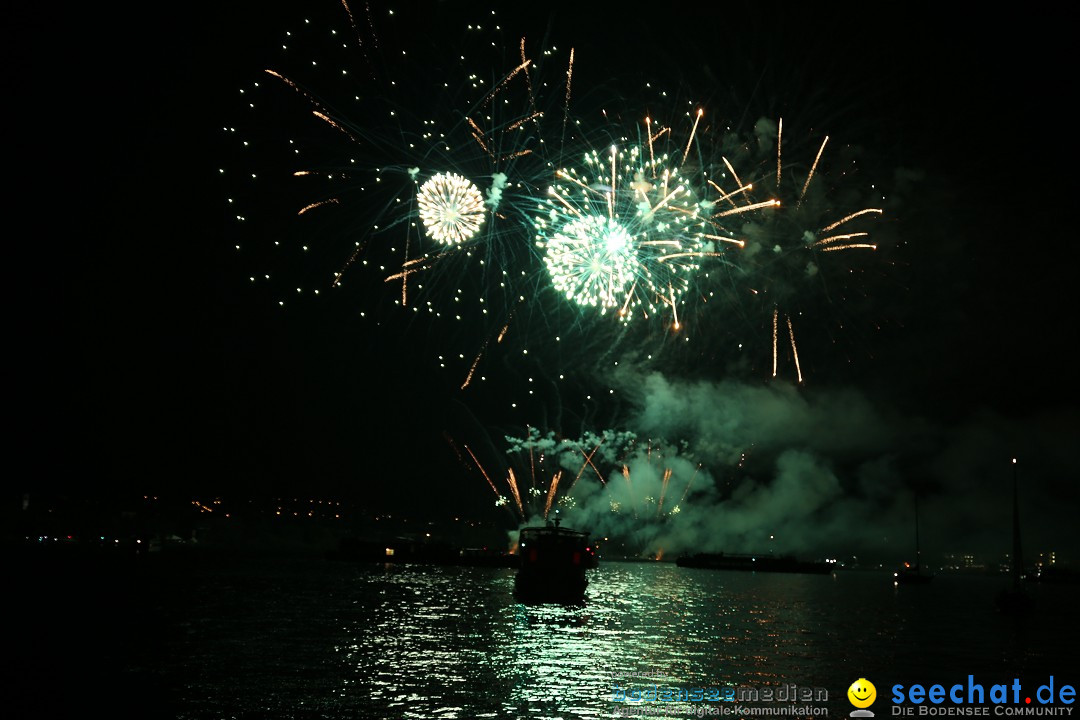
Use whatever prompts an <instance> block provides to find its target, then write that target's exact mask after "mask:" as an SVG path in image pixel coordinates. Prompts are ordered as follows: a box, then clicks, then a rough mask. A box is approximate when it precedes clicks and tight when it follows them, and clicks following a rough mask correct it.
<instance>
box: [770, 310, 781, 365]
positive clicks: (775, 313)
mask: <svg viewBox="0 0 1080 720" xmlns="http://www.w3.org/2000/svg"><path fill="white" fill-rule="evenodd" d="M779 312H780V309H779V308H778V307H776V306H775V305H774V306H773V310H772V376H773V377H776V339H777V335H776V316H777V315H778V314H779Z"/></svg>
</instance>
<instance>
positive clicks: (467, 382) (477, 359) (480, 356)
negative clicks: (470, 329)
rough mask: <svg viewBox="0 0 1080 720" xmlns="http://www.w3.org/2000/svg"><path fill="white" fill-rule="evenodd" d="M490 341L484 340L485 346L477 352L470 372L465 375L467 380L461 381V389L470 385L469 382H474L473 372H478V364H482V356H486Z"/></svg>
mask: <svg viewBox="0 0 1080 720" xmlns="http://www.w3.org/2000/svg"><path fill="white" fill-rule="evenodd" d="M487 346H488V341H487V340H485V341H484V345H483V347H481V348H480V352H478V353H476V359H475V360H473V363H472V366H471V367H470V368H469V374H468V375H466V376H465V382H463V383H461V389H462V390H464V389H465V388H467V387H469V383H471V382H472V378H473V373H475V372H476V366H477V365H479V364H480V358H482V357H483V356H484V351H485V350H487Z"/></svg>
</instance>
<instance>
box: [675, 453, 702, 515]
mask: <svg viewBox="0 0 1080 720" xmlns="http://www.w3.org/2000/svg"><path fill="white" fill-rule="evenodd" d="M700 471H701V463H698V466H697V467H696V468H695V469H694V474H693V475H691V476H690V481H689V482H687V483H686V487H685V488H683V491H682V497H680V498H679V504H680V505H682V504H683V501H684V500H686V493H688V492H690V486H691V485H693V484H694V478H696V477H697V474H698V472H700Z"/></svg>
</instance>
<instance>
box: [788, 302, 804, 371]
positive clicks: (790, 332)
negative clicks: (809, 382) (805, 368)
mask: <svg viewBox="0 0 1080 720" xmlns="http://www.w3.org/2000/svg"><path fill="white" fill-rule="evenodd" d="M787 329H788V335H789V336H790V337H791V353H792V355H794V356H795V372H796V373H797V374H798V376H799V382H800V383H802V381H803V378H802V368H801V367H799V348H797V347H795V329H794V328H793V327H792V326H791V316H790V315H788V316H787Z"/></svg>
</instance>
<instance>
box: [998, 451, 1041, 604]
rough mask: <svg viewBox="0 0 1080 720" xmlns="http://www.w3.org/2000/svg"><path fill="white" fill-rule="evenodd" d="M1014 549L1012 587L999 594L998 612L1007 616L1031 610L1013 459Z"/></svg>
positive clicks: (1002, 590) (1017, 485)
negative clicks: (1025, 584) (1025, 578)
mask: <svg viewBox="0 0 1080 720" xmlns="http://www.w3.org/2000/svg"><path fill="white" fill-rule="evenodd" d="M1012 466H1013V548H1012V563H1011V565H1012V567H1011V568H1010V574H1011V576H1012V585H1011V586H1010V587H1007V588H1002V589H1001V591H1000V592H998V594H997V598H996V599H995V600H996V603H997V608H998V611H1000V612H1002V613H1004V614H1006V615H1022V614H1024V613H1027V612H1028V611H1029V610H1031V606H1032V605H1033V603H1032V600H1031V596H1030V595H1028V593H1027V590H1025V589H1024V585H1023V581H1024V549H1023V546H1022V545H1021V544H1020V488H1019V479H1018V477H1017V468H1016V458H1013V461H1012Z"/></svg>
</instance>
